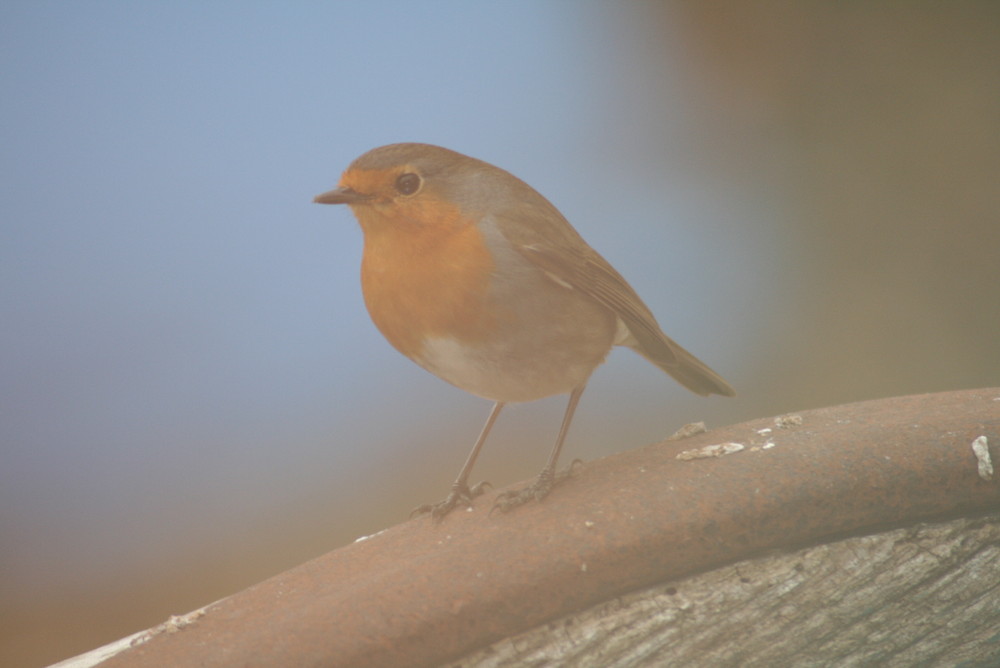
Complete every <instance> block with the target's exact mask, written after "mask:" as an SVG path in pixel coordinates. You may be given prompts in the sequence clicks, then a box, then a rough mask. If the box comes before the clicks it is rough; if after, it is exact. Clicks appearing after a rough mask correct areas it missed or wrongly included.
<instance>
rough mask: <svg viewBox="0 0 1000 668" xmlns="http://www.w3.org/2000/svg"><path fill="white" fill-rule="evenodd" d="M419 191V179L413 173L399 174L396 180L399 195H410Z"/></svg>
mask: <svg viewBox="0 0 1000 668" xmlns="http://www.w3.org/2000/svg"><path fill="white" fill-rule="evenodd" d="M419 189H420V177H419V176H418V175H416V174H414V173H413V172H407V173H405V174H400V175H399V178H397V179H396V190H398V191H399V193H400V194H401V195H412V194H413V193H415V192H417V190H419Z"/></svg>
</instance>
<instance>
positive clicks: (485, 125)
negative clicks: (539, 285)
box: [0, 0, 1000, 666]
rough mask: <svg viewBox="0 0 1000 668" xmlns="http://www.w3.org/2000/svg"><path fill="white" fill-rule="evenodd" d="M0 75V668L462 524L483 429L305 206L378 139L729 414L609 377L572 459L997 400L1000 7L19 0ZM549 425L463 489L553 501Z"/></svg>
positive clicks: (337, 223) (7, 18)
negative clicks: (632, 328)
mask: <svg viewBox="0 0 1000 668" xmlns="http://www.w3.org/2000/svg"><path fill="white" fill-rule="evenodd" d="M0 49H2V52H3V57H2V58H0V119H2V125H0V146H2V151H0V174H2V179H0V621H2V622H3V623H2V624H0V664H4V665H26V666H28V665H43V664H45V663H50V662H54V661H57V660H60V659H63V658H66V657H68V656H70V655H72V654H75V653H79V652H82V651H85V650H88V649H92V648H93V647H96V646H98V645H100V644H103V643H106V642H109V641H111V640H114V639H116V638H119V637H121V636H124V635H127V634H129V633H132V632H135V631H138V630H141V629H143V628H146V627H148V626H151V625H154V624H157V623H159V622H161V621H163V620H165V619H166V618H167V617H168V616H169V615H171V614H179V613H184V612H187V611H189V610H192V609H194V608H197V607H200V606H202V605H205V604H207V603H210V602H211V601H214V600H216V599H218V598H221V597H223V596H226V595H228V594H231V593H234V592H235V591H238V590H240V589H242V588H245V587H247V586H249V585H252V584H253V583H255V582H257V581H260V580H262V579H264V578H267V577H269V576H271V575H274V574H276V573H278V572H280V571H282V570H284V569H287V568H290V567H292V566H294V565H297V564H299V563H302V562H303V561H306V560H308V559H310V558H313V557H315V556H318V555H320V554H322V553H324V552H326V551H328V550H331V549H334V548H336V547H338V546H341V545H344V544H346V543H349V542H350V541H352V540H354V539H355V538H357V537H358V536H362V535H365V534H370V533H373V532H375V531H378V530H380V529H382V528H384V527H387V526H391V525H393V524H396V523H398V522H402V521H405V520H406V518H407V516H408V514H409V511H410V509H411V508H413V507H414V506H417V505H419V504H421V503H425V502H429V501H435V500H437V499H439V498H441V497H443V495H444V494H445V493H446V492H447V489H448V485H449V484H450V483H451V481H452V479H453V478H454V476H455V474H456V473H457V471H458V469H459V467H460V466H461V464H462V462H463V461H464V458H465V456H466V454H467V451H468V449H469V447H470V446H471V444H472V441H473V440H474V438H475V436H476V435H477V433H478V430H479V429H480V427H481V425H482V422H483V421H484V420H485V418H486V414H487V412H488V410H489V407H490V404H489V402H487V401H484V400H482V399H478V398H476V397H472V396H470V395H467V394H465V393H463V392H462V391H460V390H458V389H455V388H453V387H451V386H449V385H448V384H446V383H444V382H443V381H441V380H438V379H437V378H435V377H433V376H432V375H430V374H428V373H426V372H424V371H423V370H421V369H420V368H418V367H417V366H416V365H414V364H413V363H412V362H410V361H409V360H407V359H406V358H404V357H402V356H401V355H399V354H398V353H397V352H396V351H395V350H393V349H392V348H391V346H390V345H389V344H388V343H387V342H385V341H384V340H383V339H382V337H381V335H380V334H379V333H378V332H377V330H376V329H375V327H374V326H373V325H372V324H371V322H370V321H369V319H368V316H367V313H366V312H365V309H364V305H363V302H362V298H361V291H360V285H359V278H358V272H359V264H360V258H361V233H360V230H359V229H358V227H357V224H356V222H355V220H354V219H353V217H352V216H351V215H350V211H349V210H348V209H346V208H340V207H324V206H319V205H314V204H312V203H311V201H312V197H313V196H314V195H316V194H318V193H320V192H322V191H324V190H327V189H329V188H330V187H332V186H333V185H334V184H335V183H336V182H337V180H338V178H339V175H340V172H341V171H342V170H343V169H344V168H345V167H346V166H347V165H348V164H349V163H350V162H351V160H353V159H354V158H355V157H357V156H358V155H359V154H361V153H363V152H364V151H366V150H368V149H370V148H373V147H375V146H379V145H382V144H387V143H392V142H398V141H421V142H428V143H434V144H440V145H442V146H446V147H448V148H451V149H454V150H457V151H460V152H463V153H466V154H469V155H472V156H475V157H477V158H481V159H484V160H487V161H489V162H491V163H493V164H496V165H498V166H500V167H503V168H504V169H507V170H509V171H511V172H513V173H514V174H516V175H517V176H519V177H521V178H522V179H524V180H525V181H527V182H528V183H530V184H531V185H532V186H534V187H535V188H536V189H537V190H539V191H540V192H541V193H542V194H543V195H545V196H546V197H547V198H549V199H550V200H551V201H552V202H553V203H554V204H555V205H556V206H557V207H558V208H559V209H560V210H561V211H562V212H563V213H564V214H565V215H566V217H567V218H568V219H569V220H570V221H571V222H572V223H573V225H574V226H575V227H576V228H577V229H578V230H579V231H580V233H581V234H582V235H583V236H584V238H586V239H587V240H588V241H589V243H590V244H591V245H592V246H594V247H595V248H596V249H597V250H598V251H599V252H601V254H602V255H604V256H605V257H606V258H607V259H608V260H609V261H611V263H612V264H613V265H614V266H615V267H616V268H617V269H618V270H619V271H620V272H621V273H622V274H623V275H624V276H625V277H626V278H627V279H628V280H629V282H630V283H631V284H632V285H633V287H634V288H635V289H636V290H637V291H638V293H639V294H640V295H641V296H642V297H643V299H644V300H645V301H646V302H647V303H648V305H649V306H650V308H651V309H652V310H653V312H654V313H655V314H656V315H657V317H658V319H659V321H660V323H661V325H662V327H663V329H664V330H665V331H666V332H667V333H668V334H669V335H670V336H672V337H673V338H676V339H677V340H678V341H679V342H680V343H681V344H682V345H684V346H685V347H687V348H689V349H690V350H691V351H692V352H694V353H695V354H696V355H698V356H699V357H700V358H702V359H703V360H705V361H706V362H707V363H708V364H709V365H711V366H712V367H713V368H714V369H716V370H717V371H718V372H719V373H721V374H722V375H723V376H724V377H725V378H726V379H727V380H729V381H730V382H731V383H732V384H733V386H734V387H735V388H736V389H737V392H738V396H737V397H736V398H735V399H722V398H718V397H716V398H712V399H704V398H700V397H697V396H694V395H691V394H689V393H687V392H686V391H685V390H684V389H683V388H681V387H680V386H678V385H677V384H676V383H674V382H673V381H672V380H671V379H670V378H668V377H667V376H666V375H664V374H663V373H662V372H660V371H659V370H658V369H656V368H655V367H653V366H652V365H650V364H649V363H647V362H645V361H644V360H642V359H641V358H639V357H638V356H637V355H634V354H633V353H631V352H629V351H625V350H619V351H615V352H614V353H613V354H612V355H611V356H610V357H609V359H608V362H607V363H606V364H605V365H604V366H603V367H601V368H600V369H598V371H597V372H596V373H595V375H594V377H593V379H592V381H591V383H590V385H589V387H588V390H587V393H586V394H585V395H584V396H583V400H582V403H581V405H580V409H579V411H578V412H577V415H576V418H575V421H574V424H573V429H572V430H571V432H570V435H569V439H568V441H567V446H566V450H565V455H564V458H565V462H564V463H568V462H569V461H571V460H572V459H573V458H582V459H584V460H588V459H590V460H592V459H595V458H599V457H604V456H608V455H611V454H614V453H616V452H620V451H622V450H625V449H629V448H634V447H638V446H641V445H645V444H647V443H650V442H654V441H657V440H660V439H662V438H664V437H665V436H667V435H669V434H670V433H672V432H673V431H674V430H676V429H677V428H678V427H680V426H681V425H683V424H685V423H687V422H693V421H697V420H705V421H706V422H707V423H708V424H709V426H710V427H712V426H721V425H725V424H732V423H736V422H740V421H743V420H746V419H750V418H754V417H764V416H768V415H774V414H779V413H786V412H792V411H797V410H802V409H808V408H816V407H821V406H825V405H833V404H838V403H844V402H851V401H860V400H865V399H872V398H878V397H886V396H893V395H902V394H911V393H920V392H937V391H944V390H951V389H960V388H972V387H983V386H997V385H1000V281H998V279H1000V5H998V4H997V3H993V2H969V3H941V4H934V5H931V4H919V5H918V4H912V3H821V2H758V3H743V2H730V3H725V2H724V3H699V2H694V1H675V2H663V3H652V2H624V3H598V2H592V3H586V2H585V3H579V2H547V3H535V2H526V1H523V2H504V3H487V2H480V3H461V2H434V3H423V4H420V5H416V4H413V3H406V2H401V1H400V2H387V1H383V2H371V3H357V4H350V3H319V2H290V3H280V4H279V3H264V2H252V3H240V4H239V5H234V4H232V3H212V2H208V3H170V4H167V3H163V4H149V3H143V4H134V3H126V2H120V1H118V2H116V1H106V2H98V3H63V2H52V1H42V2H26V1H20V0H16V1H11V2H6V3H4V4H3V6H2V7H0ZM564 402H565V397H555V398H550V399H546V400H543V401H539V402H536V403H533V404H527V405H520V406H516V407H514V406H512V407H510V408H508V409H507V410H506V411H505V412H504V414H503V416H502V417H501V419H500V420H499V422H498V423H497V426H496V427H495V429H494V431H493V433H492V434H491V437H490V440H489V442H488V443H487V446H486V450H485V451H484V454H483V456H482V457H481V459H480V463H479V464H478V466H477V468H476V471H475V473H474V479H475V480H481V479H487V480H490V481H491V482H492V483H493V484H494V485H495V486H497V487H503V486H506V485H509V484H512V483H515V482H517V481H521V480H525V479H528V478H530V477H532V476H534V475H535V474H536V473H537V471H538V469H539V468H540V467H541V466H542V464H543V463H544V461H545V457H546V455H547V452H548V449H549V447H550V445H551V443H552V440H553V439H554V437H555V434H556V432H557V430H558V427H559V420H560V419H561V415H562V411H563V407H564ZM997 410H998V412H1000V406H998V409H997ZM425 521H426V520H425Z"/></svg>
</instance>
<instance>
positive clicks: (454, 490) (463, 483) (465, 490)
mask: <svg viewBox="0 0 1000 668" xmlns="http://www.w3.org/2000/svg"><path fill="white" fill-rule="evenodd" d="M503 407H504V402H502V401H498V402H496V403H495V404H493V410H491V411H490V415H489V417H487V418H486V424H484V425H483V430H482V431H481V432H479V438H477V439H476V444H475V445H473V446H472V452H470V453H469V456H468V458H466V460H465V464H464V465H463V466H462V470H461V471H459V472H458V477H457V478H455V482H453V483H452V484H451V491H450V492H449V493H448V496H447V497H445V499H444V501H439V502H437V503H425V504H424V505H422V506H419V507H417V508H414V509H413V512H412V513H410V517H413V516H414V515H420V514H422V513H430V514H431V516H432V517H433V518H434V519H436V520H439V519H441V518H442V517H444V516H445V515H447V514H448V513H450V512H451V511H452V510H453V509H454V508H455V506H457V505H459V504H460V503H461V504H463V505H465V506H466V507H469V506H471V505H472V499H474V498H476V497H477V496H479V495H480V494H482V493H483V491H484V486H485V485H488V484H489V483H484V482H481V483H479V484H477V485H474V486H473V487H472V488H471V489H470V488H469V474H471V473H472V467H473V466H475V465H476V459H477V458H478V457H479V451H480V450H482V449H483V443H485V442H486V437H487V436H488V435H489V433H490V429H492V428H493V423H494V422H496V421H497V417H498V416H499V415H500V411H501V409H503Z"/></svg>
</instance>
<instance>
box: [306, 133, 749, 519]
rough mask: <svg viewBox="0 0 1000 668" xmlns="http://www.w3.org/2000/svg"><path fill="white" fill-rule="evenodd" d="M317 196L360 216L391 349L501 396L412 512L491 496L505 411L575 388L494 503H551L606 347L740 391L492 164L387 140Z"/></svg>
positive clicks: (540, 202)
mask: <svg viewBox="0 0 1000 668" xmlns="http://www.w3.org/2000/svg"><path fill="white" fill-rule="evenodd" d="M314 201H315V202H317V203H320V204H346V205H348V206H349V207H351V210H352V211H353V212H354V215H355V216H356V217H357V219H358V222H359V223H360V224H361V230H362V232H363V233H364V252H363V256H362V261H361V289H362V292H363V293H364V298H365V305H366V306H367V308H368V313H369V314H370V315H371V318H372V320H373V321H374V322H375V325H376V326H377V327H378V329H379V331H381V332H382V334H383V335H384V336H385V338H387V339H388V340H389V343H391V344H392V345H393V346H394V347H395V348H396V349H397V350H398V351H399V352H401V353H403V354H404V355H406V356H407V357H409V358H410V359H411V360H413V361H414V362H416V363H417V364H419V365H420V366H422V367H423V368H425V369H427V370H428V371H430V372H431V373H433V374H435V375H436V376H438V377H440V378H442V379H444V380H446V381H448V382H449V383H451V384H452V385H455V386H457V387H460V388H462V389H463V390H465V391H467V392H471V393H472V394H475V395H478V396H480V397H484V398H486V399H490V400H492V401H494V402H495V403H494V405H493V410H492V411H491V412H490V414H489V417H488V418H487V419H486V424H485V425H484V426H483V429H482V432H480V434H479V438H478V439H477V440H476V442H475V445H473V447H472V451H471V452H470V453H469V456H468V459H467V460H466V462H465V465H464V466H463V467H462V470H461V471H460V472H459V474H458V478H457V479H456V480H455V482H454V483H453V484H452V486H451V491H450V493H449V494H448V496H447V497H446V498H445V499H444V500H443V501H441V502H439V503H435V504H427V505H424V506H420V507H419V508H417V509H416V510H415V511H414V513H421V512H429V513H431V514H432V516H433V517H435V518H438V519H440V518H442V517H444V516H445V515H447V514H448V513H449V512H450V511H451V510H452V509H453V508H455V507H456V506H459V505H462V506H471V505H472V500H473V498H474V497H476V496H478V495H479V494H481V493H482V492H483V483H480V484H478V485H475V486H473V487H470V486H469V474H470V472H471V470H472V467H473V465H474V464H475V462H476V457H477V456H478V455H479V451H480V450H481V449H482V447H483V443H484V442H485V441H486V437H487V436H488V435H489V432H490V428H491V427H492V426H493V423H494V422H495V421H496V419H497V416H498V415H499V414H500V411H501V410H502V409H503V407H504V405H506V404H507V403H509V402H521V401H533V400H535V399H541V398H542V397H547V396H550V395H555V394H564V393H569V403H568V405H567V406H566V412H565V414H564V415H563V420H562V426H561V427H560V429H559V435H558V437H557V438H556V442H555V445H554V446H553V447H552V451H551V453H550V454H549V459H548V461H547V462H546V464H545V467H544V468H543V469H542V471H541V473H540V474H539V475H538V478H537V479H536V480H535V481H534V483H533V484H531V485H529V486H528V487H526V488H524V489H522V490H517V491H511V492H504V493H503V494H501V495H499V496H498V499H497V502H496V506H495V507H499V508H500V509H501V510H509V509H510V508H514V507H516V506H519V505H521V504H523V503H525V502H527V501H529V500H531V499H542V498H543V497H545V496H546V495H547V494H548V493H549V491H550V490H551V489H552V487H553V485H554V484H555V482H556V480H557V476H556V462H557V461H558V459H559V452H560V450H561V449H562V446H563V441H564V440H565V439H566V433H567V431H568V430H569V425H570V422H571V421H572V419H573V413H574V411H575V410H576V406H577V404H578V403H579V401H580V395H582V394H583V390H584V388H585V387H586V385H587V380H588V379H589V378H590V375H591V373H593V371H594V369H595V368H597V366H599V365H600V364H601V363H602V362H603V361H604V358H605V357H606V356H607V354H608V352H609V351H610V350H611V347H612V346H626V347H628V348H631V349H632V350H634V351H636V352H637V353H639V354H640V355H642V356H643V357H645V358H646V359H648V360H649V361H650V362H652V363H653V364H655V365H656V366H658V367H660V368H661V369H663V370H664V371H665V372H667V373H668V374H670V375H671V376H673V378H674V379H675V380H677V382H679V383H680V384H681V385H683V386H684V387H686V388H688V389H689V390H691V391H692V392H695V393H697V394H700V395H703V396H707V395H710V394H720V395H724V396H733V394H734V392H733V388H732V387H730V386H729V384H728V383H727V382H726V381H725V380H723V379H722V378H721V377H720V376H719V375H718V374H717V373H715V372H714V371H712V370H711V369H709V368H708V366H706V365H705V364H704V363H702V362H701V361H700V360H698V359H697V358H696V357H695V356H694V355H692V354H691V353H689V352H688V351H686V350H685V349H684V348H682V347H681V346H679V345H678V344H677V343H675V342H674V341H673V340H672V339H670V338H669V337H668V336H667V335H666V334H664V333H663V331H662V330H661V329H660V326H659V325H658V324H657V322H656V319H655V318H654V317H653V314H652V312H650V310H649V308H647V307H646V305H645V304H644V303H643V302H642V300H641V299H640V298H639V295H637V294H636V293H635V291H634V290H633V289H632V288H631V286H629V284H628V283H626V282H625V279H624V278H622V277H621V275H620V274H619V273H618V272H617V271H615V269H614V268H613V267H612V266H611V265H610V264H609V263H608V262H607V261H606V260H605V259H604V258H603V257H601V256H600V255H598V254H597V251H595V250H594V249H592V248H591V247H590V246H588V245H587V242H585V241H584V240H583V238H582V237H581V236H580V235H579V234H578V233H577V231H576V230H575V229H573V227H572V226H571V225H570V224H569V222H568V221H567V220H566V219H565V218H564V217H563V216H562V214H560V213H559V211H558V210H557V209H556V208H555V206H553V205H552V204H551V203H550V202H549V201H548V200H547V199H545V198H544V197H542V195H540V194H539V193H538V192H536V191H535V190H534V189H533V188H532V187H531V186H529V185H528V184H526V183H525V182H524V181H521V180H520V179H518V178H517V177H515V176H514V175H513V174H510V173H508V172H506V171H504V170H502V169H500V168H498V167H494V166H493V165H491V164H489V163H486V162H483V161H481V160H476V159H475V158H471V157H469V156H466V155H462V154H461V153H456V152H454V151H450V150H448V149H445V148H441V147H439V146H432V145H429V144H391V145H388V146H382V147H380V148H376V149H373V150H371V151H369V152H367V153H365V154H364V155H362V156H361V157H359V158H357V159H356V160H355V161H354V162H353V163H351V165H350V166H349V167H348V168H347V171H345V172H344V173H343V175H342V177H341V179H340V184H339V185H338V186H337V187H336V188H334V189H333V190H330V191H329V192H325V193H323V194H322V195H318V196H317V197H316V198H315V200H314Z"/></svg>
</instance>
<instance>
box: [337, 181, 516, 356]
mask: <svg viewBox="0 0 1000 668" xmlns="http://www.w3.org/2000/svg"><path fill="white" fill-rule="evenodd" d="M355 214H356V215H357V216H358V220H359V221H360V223H361V227H362V230H363V231H364V235H365V244H364V257H363V259H362V263H361V287H362V290H363V292H364V297H365V304H366V305H367V307H368V313H369V314H370V315H371V318H372V320H373V321H374V322H375V325H376V326H377V327H378V328H379V331H381V332H382V334H383V335H384V336H385V338H387V339H388V340H389V342H390V343H392V345H393V346H395V347H396V348H397V349H398V350H399V351H400V352H401V353H403V354H404V355H407V356H408V357H411V358H418V357H419V356H420V353H421V350H422V347H423V341H424V339H426V338H428V337H449V338H453V339H456V340H458V341H462V342H468V343H475V342H476V341H478V340H482V339H483V338H485V337H486V336H488V334H489V332H490V329H491V325H492V323H493V322H494V318H495V317H496V314H495V313H494V312H493V310H492V308H491V305H490V303H489V300H488V297H489V280H490V275H491V273H492V271H493V259H492V256H491V255H490V253H489V251H488V250H487V249H486V246H485V245H484V243H483V236H482V234H481V233H480V232H479V230H478V229H477V228H476V226H475V224H474V223H473V222H472V221H470V220H468V219H465V218H463V217H462V216H461V214H460V212H459V211H458V209H457V208H456V207H454V206H453V205H450V204H444V203H442V202H440V201H434V200H430V201H427V200H419V199H418V200H413V201H411V202H407V203H405V204H402V205H400V204H396V205H390V206H386V207H381V206H370V205H369V206H358V207H355Z"/></svg>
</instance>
